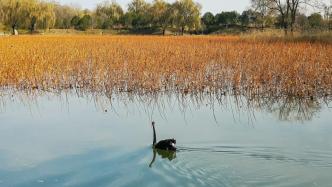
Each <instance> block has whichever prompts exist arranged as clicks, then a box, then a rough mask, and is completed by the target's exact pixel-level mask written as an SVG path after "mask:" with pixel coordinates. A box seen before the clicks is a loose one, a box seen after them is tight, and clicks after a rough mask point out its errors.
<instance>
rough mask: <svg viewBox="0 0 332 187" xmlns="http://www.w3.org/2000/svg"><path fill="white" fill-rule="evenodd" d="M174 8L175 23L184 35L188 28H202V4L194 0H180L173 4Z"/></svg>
mask: <svg viewBox="0 0 332 187" xmlns="http://www.w3.org/2000/svg"><path fill="white" fill-rule="evenodd" d="M173 9H174V16H175V17H174V23H175V25H176V26H177V27H178V28H179V29H180V31H181V34H182V35H183V34H184V31H185V29H186V28H188V29H189V30H191V29H195V30H197V29H200V28H201V18H200V14H201V5H200V4H198V3H195V2H194V1H193V0H178V1H176V2H175V3H174V4H173Z"/></svg>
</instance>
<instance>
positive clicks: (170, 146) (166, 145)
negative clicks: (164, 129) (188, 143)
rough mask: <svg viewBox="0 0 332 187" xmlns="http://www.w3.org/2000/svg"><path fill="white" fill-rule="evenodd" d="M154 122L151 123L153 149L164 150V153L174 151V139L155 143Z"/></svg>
mask: <svg viewBox="0 0 332 187" xmlns="http://www.w3.org/2000/svg"><path fill="white" fill-rule="evenodd" d="M154 124H155V123H154V122H152V128H153V144H152V146H153V148H154V149H159V150H165V151H176V147H175V144H176V140H175V139H167V140H161V141H159V142H158V143H157V137H156V130H155V127H154Z"/></svg>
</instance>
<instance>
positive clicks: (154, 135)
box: [152, 124, 157, 145]
mask: <svg viewBox="0 0 332 187" xmlns="http://www.w3.org/2000/svg"><path fill="white" fill-rule="evenodd" d="M152 129H153V144H152V145H156V143H157V137H156V129H155V128H154V124H152Z"/></svg>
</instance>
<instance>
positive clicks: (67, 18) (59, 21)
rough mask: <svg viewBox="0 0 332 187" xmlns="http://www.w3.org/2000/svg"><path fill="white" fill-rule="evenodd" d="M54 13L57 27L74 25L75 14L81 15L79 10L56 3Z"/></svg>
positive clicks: (67, 27) (66, 27) (65, 27)
mask: <svg viewBox="0 0 332 187" xmlns="http://www.w3.org/2000/svg"><path fill="white" fill-rule="evenodd" d="M54 14H55V28H59V29H69V28H70V27H71V26H72V24H71V20H72V18H73V17H74V16H75V15H79V10H77V9H75V8H73V7H70V6H66V5H59V4H54ZM77 23H78V21H77Z"/></svg>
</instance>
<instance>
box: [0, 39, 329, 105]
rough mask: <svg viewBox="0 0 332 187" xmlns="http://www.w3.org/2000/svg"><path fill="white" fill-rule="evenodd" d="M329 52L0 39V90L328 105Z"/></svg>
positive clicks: (196, 43)
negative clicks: (234, 97) (319, 100)
mask: <svg viewBox="0 0 332 187" xmlns="http://www.w3.org/2000/svg"><path fill="white" fill-rule="evenodd" d="M331 75H332V45H330V44H326V43H325V44H324V43H310V42H281V41H279V42H258V41H247V40H246V41H243V40H241V39H240V38H237V37H155V36H154V37H148V36H114V37H112V36H20V37H3V38H0V87H2V88H11V89H18V90H22V89H24V90H26V89H39V90H63V89H69V88H74V89H84V90H87V91H91V92H101V93H117V92H130V93H140V94H145V93H155V92H161V91H171V92H180V93H184V94H195V93H202V92H207V93H221V94H224V93H230V94H241V95H246V96H249V97H252V96H264V97H283V96H298V97H309V98H312V97H330V96H331V95H332V76H331Z"/></svg>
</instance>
